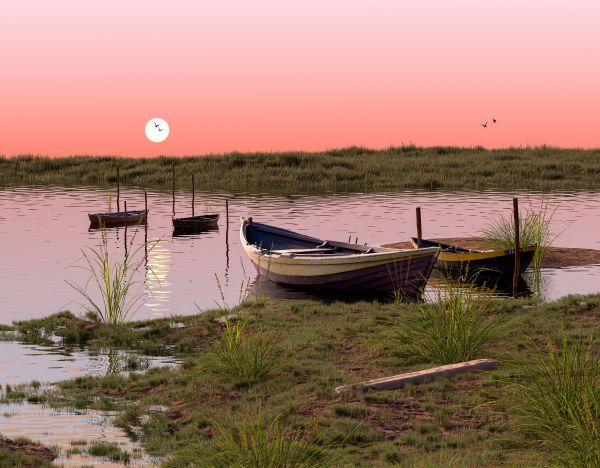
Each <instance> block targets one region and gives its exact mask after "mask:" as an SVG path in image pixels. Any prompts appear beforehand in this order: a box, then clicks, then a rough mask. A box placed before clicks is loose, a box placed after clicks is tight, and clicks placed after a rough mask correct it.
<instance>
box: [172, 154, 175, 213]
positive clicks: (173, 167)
mask: <svg viewBox="0 0 600 468" xmlns="http://www.w3.org/2000/svg"><path fill="white" fill-rule="evenodd" d="M172 169H173V171H172V173H173V216H175V163H173V164H172Z"/></svg>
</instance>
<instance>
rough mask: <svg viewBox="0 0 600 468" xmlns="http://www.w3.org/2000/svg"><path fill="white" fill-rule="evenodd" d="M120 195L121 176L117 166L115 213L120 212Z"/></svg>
mask: <svg viewBox="0 0 600 468" xmlns="http://www.w3.org/2000/svg"><path fill="white" fill-rule="evenodd" d="M120 195H121V175H120V174H119V166H117V211H121V204H120V203H119V196H120Z"/></svg>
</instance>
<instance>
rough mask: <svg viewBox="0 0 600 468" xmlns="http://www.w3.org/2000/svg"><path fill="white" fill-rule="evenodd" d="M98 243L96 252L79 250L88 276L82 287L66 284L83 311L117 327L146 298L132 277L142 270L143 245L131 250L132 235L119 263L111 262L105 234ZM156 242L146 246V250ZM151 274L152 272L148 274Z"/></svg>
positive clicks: (102, 231) (112, 259) (104, 233)
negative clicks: (79, 298)
mask: <svg viewBox="0 0 600 468" xmlns="http://www.w3.org/2000/svg"><path fill="white" fill-rule="evenodd" d="M101 236H102V241H101V243H100V247H99V248H93V247H87V249H85V250H82V254H83V260H84V265H83V266H80V267H79V268H83V269H84V270H86V271H87V272H88V273H89V277H88V280H87V282H86V283H85V285H84V286H80V285H77V284H74V283H71V282H69V281H67V284H68V285H69V286H71V287H72V288H73V289H75V291H77V292H78V293H79V294H81V295H82V296H83V297H84V298H85V300H86V303H85V304H83V305H84V306H85V307H87V309H88V310H89V311H91V312H93V313H95V314H97V316H98V317H99V318H100V320H101V321H102V322H104V323H107V324H113V325H114V324H121V323H124V322H125V321H127V320H128V319H129V318H130V317H131V316H132V315H134V314H135V313H136V312H137V311H138V310H139V309H140V307H142V305H143V303H144V300H145V299H146V294H145V293H144V292H143V291H142V290H141V285H140V282H139V281H136V280H135V276H136V273H137V272H138V271H139V270H140V269H142V267H143V266H144V260H143V255H142V252H143V251H144V247H145V246H144V244H142V245H140V246H139V247H137V248H135V249H133V250H132V247H133V242H134V240H135V234H134V235H133V236H132V238H131V240H130V241H129V254H126V255H124V256H123V259H122V260H120V259H118V258H115V255H114V254H113V252H111V250H110V248H109V245H108V238H107V236H106V230H105V229H101ZM157 242H158V241H155V242H153V243H149V245H150V247H149V248H150V250H151V249H152V248H153V247H154V246H155V245H156V244H157ZM149 271H150V273H153V272H152V270H149ZM90 284H92V285H95V290H96V293H97V294H98V295H99V296H100V299H95V298H94V297H93V295H92V293H90V292H89V291H88V287H89V286H90Z"/></svg>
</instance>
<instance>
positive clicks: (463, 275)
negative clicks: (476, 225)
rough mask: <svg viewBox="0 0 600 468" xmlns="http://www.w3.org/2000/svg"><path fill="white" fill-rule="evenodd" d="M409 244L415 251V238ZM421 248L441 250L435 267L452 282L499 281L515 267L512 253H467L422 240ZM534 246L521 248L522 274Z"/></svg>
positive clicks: (500, 251)
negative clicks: (466, 280)
mask: <svg viewBox="0 0 600 468" xmlns="http://www.w3.org/2000/svg"><path fill="white" fill-rule="evenodd" d="M411 242H412V244H413V246H414V247H415V248H417V245H418V244H417V239H416V238H414V237H412V238H411ZM421 246H422V247H439V248H440V249H441V251H440V255H439V257H438V261H437V263H436V265H435V268H436V270H439V271H440V273H442V274H443V275H444V276H447V277H450V278H454V279H471V280H477V281H488V282H489V281H491V280H494V281H495V280H498V279H501V278H503V277H512V275H513V272H514V268H515V250H514V249H507V250H470V249H464V248H462V247H458V246H455V245H449V244H442V243H441V242H436V241H431V240H426V239H422V240H421ZM535 250H536V245H535V244H531V245H525V246H523V247H521V256H520V269H521V273H523V272H524V271H525V270H526V269H527V267H528V266H529V264H530V263H531V260H532V259H533V256H534V255H535Z"/></svg>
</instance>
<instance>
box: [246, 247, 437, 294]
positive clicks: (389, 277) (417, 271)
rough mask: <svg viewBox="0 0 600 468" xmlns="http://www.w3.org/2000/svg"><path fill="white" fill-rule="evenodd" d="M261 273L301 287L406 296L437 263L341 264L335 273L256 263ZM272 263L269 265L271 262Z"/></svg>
mask: <svg viewBox="0 0 600 468" xmlns="http://www.w3.org/2000/svg"><path fill="white" fill-rule="evenodd" d="M254 263H255V266H257V268H258V271H259V273H260V274H262V275H265V276H266V277H267V278H268V279H270V280H271V281H273V282H274V283H278V284H283V285H286V286H292V287H295V288H301V289H311V290H330V291H352V292H353V293H387V292H393V291H402V293H403V294H404V295H407V296H415V295H418V294H420V293H421V292H422V291H423V290H424V288H425V285H426V284H427V280H428V279H429V276H430V274H431V270H432V269H433V265H434V264H435V256H434V255H428V256H424V257H419V258H414V259H410V260H404V259H403V260H396V261H388V262H385V263H381V264H378V265H372V266H366V265H365V266H363V267H361V268H357V269H352V268H348V269H346V268H344V267H340V268H339V271H337V272H335V273H325V274H319V270H320V269H319V268H316V267H314V268H310V267H308V268H306V270H305V271H306V272H307V273H308V274H305V275H302V274H294V273H292V274H285V273H281V272H280V271H273V270H280V268H278V267H277V266H275V265H274V264H273V262H268V261H267V262H265V261H263V262H260V261H256V262H254ZM269 263H270V264H269Z"/></svg>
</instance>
